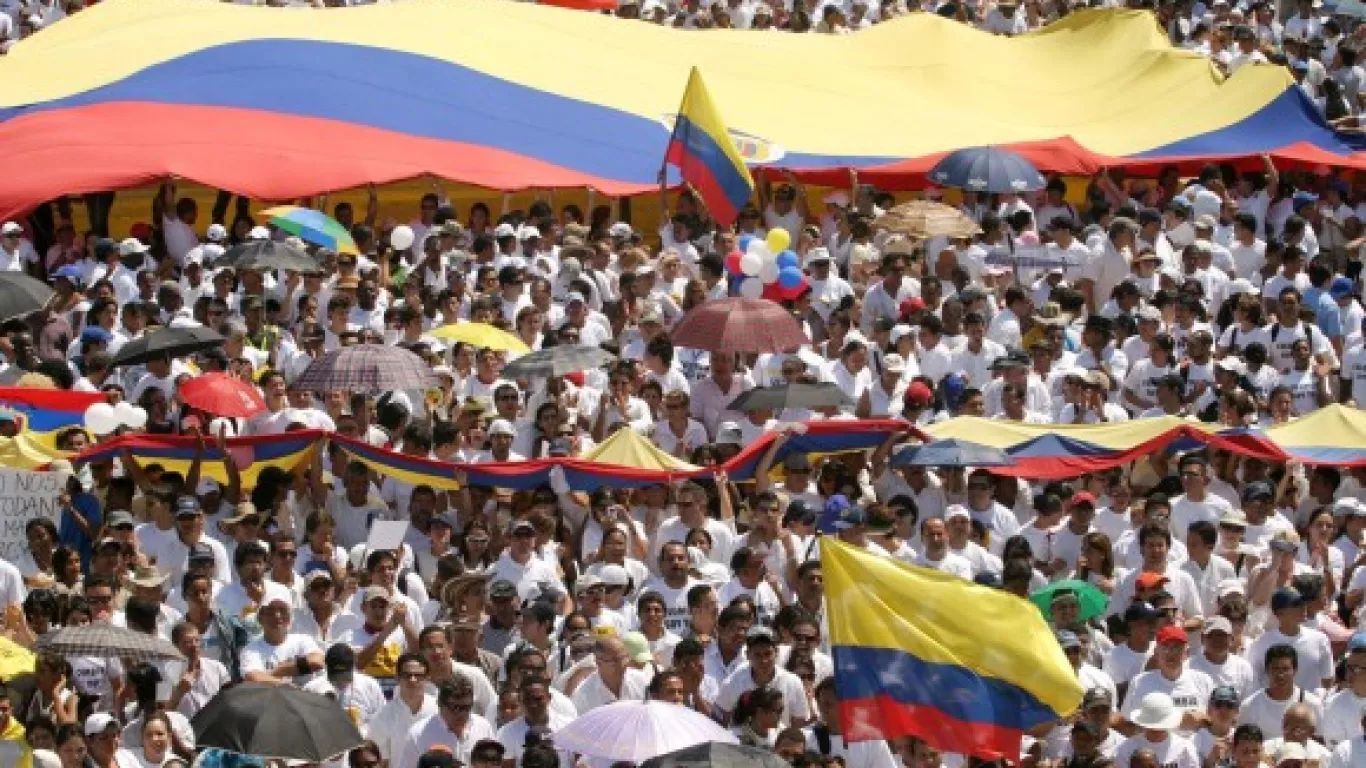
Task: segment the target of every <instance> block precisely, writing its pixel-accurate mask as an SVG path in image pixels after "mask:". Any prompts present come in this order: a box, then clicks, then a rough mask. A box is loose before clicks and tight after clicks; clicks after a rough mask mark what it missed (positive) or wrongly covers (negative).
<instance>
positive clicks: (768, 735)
mask: <svg viewBox="0 0 1366 768" xmlns="http://www.w3.org/2000/svg"><path fill="white" fill-rule="evenodd" d="M782 720H783V694H782V693H781V692H780V691H778V690H777V689H774V688H769V687H767V686H763V687H759V688H755V689H754V690H752V691H746V692H745V693H744V694H742V695H741V696H740V699H739V701H737V702H736V703H735V715H734V716H733V717H732V718H731V733H734V734H735V737H736V738H737V739H739V740H740V743H741V744H742V745H744V746H747V747H759V748H761V749H771V748H772V747H773V740H774V738H775V737H776V736H777V735H778V729H779V728H780V727H781V724H782Z"/></svg>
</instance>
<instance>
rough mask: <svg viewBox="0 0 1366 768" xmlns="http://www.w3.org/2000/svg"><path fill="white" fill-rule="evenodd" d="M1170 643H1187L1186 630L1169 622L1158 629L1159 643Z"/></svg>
mask: <svg viewBox="0 0 1366 768" xmlns="http://www.w3.org/2000/svg"><path fill="white" fill-rule="evenodd" d="M1168 643H1180V644H1182V645H1185V644H1186V630H1184V629H1182V628H1180V627H1178V626H1176V625H1175V624H1169V625H1167V626H1165V627H1163V628H1162V629H1159V630H1157V644H1158V645H1166V644H1168Z"/></svg>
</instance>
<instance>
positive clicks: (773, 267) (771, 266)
mask: <svg viewBox="0 0 1366 768" xmlns="http://www.w3.org/2000/svg"><path fill="white" fill-rule="evenodd" d="M777 279H778V262H776V261H766V262H764V265H763V266H762V267H760V268H759V282H761V283H763V284H764V285H768V284H769V283H771V282H773V281H774V280H777Z"/></svg>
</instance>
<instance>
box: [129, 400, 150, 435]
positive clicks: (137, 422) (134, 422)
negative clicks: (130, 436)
mask: <svg viewBox="0 0 1366 768" xmlns="http://www.w3.org/2000/svg"><path fill="white" fill-rule="evenodd" d="M124 425H125V426H127V427H129V428H130V429H142V428H143V427H145V426H147V410H146V409H144V408H143V407H142V406H138V405H135V406H133V412H132V413H131V414H129V416H128V421H126V422H124Z"/></svg>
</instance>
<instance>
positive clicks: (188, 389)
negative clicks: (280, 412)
mask: <svg viewBox="0 0 1366 768" xmlns="http://www.w3.org/2000/svg"><path fill="white" fill-rule="evenodd" d="M180 400H181V401H182V402H183V403H185V404H186V405H188V406H192V407H194V408H198V409H200V410H201V411H208V412H209V413H212V414H214V415H215V416H228V417H236V416H241V417H244V418H245V417H250V416H255V415H256V414H258V413H264V412H265V410H266V401H265V400H263V399H261V393H260V392H257V391H256V387H253V386H252V385H250V384H248V383H247V382H245V381H242V380H241V379H238V378H234V377H232V376H229V375H227V374H226V373H206V374H204V375H203V376H196V377H195V378H192V379H190V380H189V381H186V382H185V383H184V384H181V385H180Z"/></svg>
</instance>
